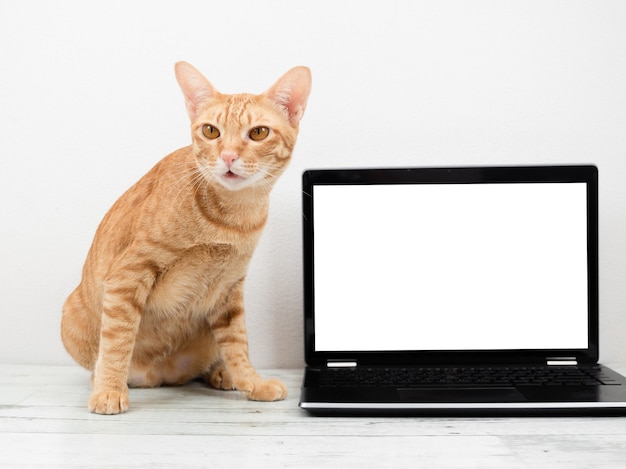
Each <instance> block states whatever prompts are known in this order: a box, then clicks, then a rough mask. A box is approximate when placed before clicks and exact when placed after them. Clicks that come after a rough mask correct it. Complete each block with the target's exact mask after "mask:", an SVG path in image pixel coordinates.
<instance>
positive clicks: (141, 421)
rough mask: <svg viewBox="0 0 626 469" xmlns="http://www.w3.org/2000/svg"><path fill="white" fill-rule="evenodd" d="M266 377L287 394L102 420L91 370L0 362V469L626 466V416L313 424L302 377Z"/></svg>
mask: <svg viewBox="0 0 626 469" xmlns="http://www.w3.org/2000/svg"><path fill="white" fill-rule="evenodd" d="M614 368H615V369H617V370H618V371H620V372H622V373H624V372H626V368H625V367H619V366H615V367H614ZM261 374H262V375H264V376H266V377H270V376H275V377H278V378H281V379H282V380H284V381H285V383H286V384H287V386H288V387H289V390H290V396H289V397H288V398H287V399H286V400H285V401H282V402H275V403H258V402H251V401H247V400H246V399H245V398H243V396H241V395H240V394H239V393H237V392H224V391H216V390H213V389H210V388H207V387H206V386H203V385H202V384H200V383H192V384H189V385H187V386H183V387H170V388H158V389H131V395H130V397H131V409H130V411H129V412H128V413H126V414H122V415H115V416H100V415H95V414H91V413H89V412H88V411H87V407H86V406H87V400H88V397H89V392H90V390H89V373H88V372H87V371H85V370H82V369H80V368H79V367H73V366H14V365H0V467H2V468H5V467H7V468H11V467H38V466H41V467H59V468H71V467H80V468H86V467H145V468H161V467H163V468H168V469H169V468H185V467H229V468H235V469H239V468H245V467H254V468H257V469H258V468H264V467H269V468H278V467H294V468H307V467H312V468H316V469H328V468H341V469H347V468H352V467H354V468H359V469H362V468H370V467H372V468H383V467H392V468H403V467H411V468H421V467H423V468H429V469H431V468H447V467H454V468H472V467H476V468H498V469H503V468H526V467H528V468H533V469H534V468H553V467H556V468H564V469H565V468H567V469H571V468H578V467H585V468H586V467H589V468H611V467H615V468H625V467H626V417H598V418H592V417H578V418H576V417H571V418H570V417H568V418H562V417H558V418H557V417H550V418H538V417H527V418H340V417H332V418H330V417H324V418H320V417H310V416H309V415H307V414H306V412H304V411H302V410H300V409H299V408H298V406H297V404H298V394H299V388H300V380H301V376H302V371H301V370H267V371H263V372H262V373H261Z"/></svg>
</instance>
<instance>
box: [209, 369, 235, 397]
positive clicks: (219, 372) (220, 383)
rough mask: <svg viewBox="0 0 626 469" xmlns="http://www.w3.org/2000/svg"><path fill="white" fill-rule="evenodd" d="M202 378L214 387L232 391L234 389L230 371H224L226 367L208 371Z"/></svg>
mask: <svg viewBox="0 0 626 469" xmlns="http://www.w3.org/2000/svg"><path fill="white" fill-rule="evenodd" d="M204 379H205V381H206V382H207V383H209V384H210V385H211V386H213V387H214V388H215V389H223V390H225V391H232V390H233V389H235V383H234V382H233V379H232V378H231V376H230V373H229V372H228V371H226V368H224V367H220V368H216V369H214V370H211V371H209V372H208V373H207V374H206V375H205V377H204Z"/></svg>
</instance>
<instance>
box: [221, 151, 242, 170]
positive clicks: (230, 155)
mask: <svg viewBox="0 0 626 469" xmlns="http://www.w3.org/2000/svg"><path fill="white" fill-rule="evenodd" d="M237 158H239V155H237V153H235V152H234V151H223V152H222V159H223V160H224V163H226V166H228V169H230V168H231V167H232V165H233V163H234V162H235V160H236V159H237Z"/></svg>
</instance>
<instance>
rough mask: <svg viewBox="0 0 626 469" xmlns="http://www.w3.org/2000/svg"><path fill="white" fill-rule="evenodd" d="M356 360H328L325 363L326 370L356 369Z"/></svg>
mask: <svg viewBox="0 0 626 469" xmlns="http://www.w3.org/2000/svg"><path fill="white" fill-rule="evenodd" d="M356 366H357V362H356V360H354V361H352V360H337V361H335V360H329V361H327V362H326V367H327V368H356Z"/></svg>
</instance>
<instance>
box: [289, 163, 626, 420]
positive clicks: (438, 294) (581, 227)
mask: <svg viewBox="0 0 626 469" xmlns="http://www.w3.org/2000/svg"><path fill="white" fill-rule="evenodd" d="M302 183H303V189H302V197H303V251H304V252H303V268H304V316H305V317H304V329H305V331H304V332H305V334H304V339H305V340H304V342H305V344H304V346H305V360H306V369H305V375H304V379H303V385H302V389H301V396H300V403H299V405H300V407H301V408H302V409H305V410H306V411H309V412H311V413H313V414H319V415H327V414H357V415H358V414H374V413H383V414H394V415H395V414H400V415H413V414H438V413H441V414H466V413H471V414H479V415H480V414H493V413H502V414H518V413H522V414H553V413H569V414H607V413H608V414H613V415H617V414H625V413H626V379H625V378H624V377H623V376H621V375H619V374H618V373H616V372H614V371H613V370H611V369H609V368H607V367H605V366H603V365H600V364H598V354H599V345H600V344H599V334H598V327H599V326H598V171H597V168H596V167H595V166H591V165H579V166H523V167H453V168H388V169H321V170H308V171H305V172H304V174H303V178H302Z"/></svg>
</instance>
